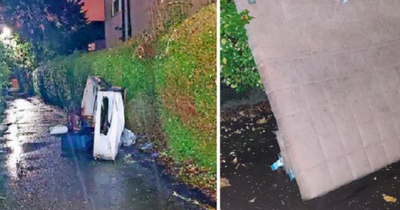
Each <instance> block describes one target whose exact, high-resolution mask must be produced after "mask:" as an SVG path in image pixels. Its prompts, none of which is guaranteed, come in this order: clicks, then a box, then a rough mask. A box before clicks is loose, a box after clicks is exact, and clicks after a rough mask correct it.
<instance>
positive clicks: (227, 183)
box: [219, 178, 231, 188]
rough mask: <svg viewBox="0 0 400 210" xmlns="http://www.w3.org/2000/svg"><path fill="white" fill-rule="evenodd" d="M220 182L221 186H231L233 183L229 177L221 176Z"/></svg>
mask: <svg viewBox="0 0 400 210" xmlns="http://www.w3.org/2000/svg"><path fill="white" fill-rule="evenodd" d="M219 183H220V185H219V186H220V188H224V187H230V186H231V184H230V183H229V180H228V179H227V178H221V179H220V180H219Z"/></svg>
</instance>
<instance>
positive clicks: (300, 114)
mask: <svg viewBox="0 0 400 210" xmlns="http://www.w3.org/2000/svg"><path fill="white" fill-rule="evenodd" d="M235 2H236V5H237V7H238V10H239V11H242V10H244V9H248V10H249V11H250V15H251V16H253V17H254V19H253V20H252V21H251V23H250V25H248V26H247V32H248V35H249V43H250V47H251V49H252V52H253V54H254V57H255V60H256V63H257V65H258V67H259V68H258V69H259V72H260V75H261V78H262V81H263V83H264V86H265V91H266V93H267V95H268V99H269V100H270V103H271V107H272V110H273V112H274V114H275V117H276V118H277V122H278V126H279V129H280V133H281V134H280V135H278V142H279V146H280V148H281V155H282V158H283V161H284V165H285V168H286V169H287V170H289V169H291V170H292V172H293V173H294V175H295V177H296V181H297V184H298V186H299V188H300V192H301V196H302V198H303V199H305V200H307V199H312V198H316V197H319V196H321V195H324V194H326V193H328V192H329V191H332V190H334V189H336V188H339V187H341V186H343V185H346V184H348V183H350V182H352V181H353V180H357V179H359V178H361V177H363V176H366V175H367V174H370V173H372V172H374V171H377V170H379V169H381V168H383V167H385V166H386V165H388V164H391V163H394V162H397V161H399V159H400V140H399V136H400V94H399V90H400V86H399V85H400V38H399V31H400V13H399V12H398V11H399V10H400V1H395V0H389V1H379V2H378V1H373V0H367V1H360V0H354V1H349V2H347V3H346V4H341V3H340V1H322V2H321V1H318V0H308V1H293V0H279V1H257V3H256V4H249V2H248V0H235Z"/></svg>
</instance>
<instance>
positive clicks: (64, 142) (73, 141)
mask: <svg viewBox="0 0 400 210" xmlns="http://www.w3.org/2000/svg"><path fill="white" fill-rule="evenodd" d="M93 141H94V136H93V135H92V134H82V133H74V132H68V133H66V134H64V135H62V136H61V149H62V151H63V152H72V151H74V152H92V151H93Z"/></svg>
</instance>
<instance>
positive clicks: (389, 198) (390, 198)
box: [383, 195, 397, 203]
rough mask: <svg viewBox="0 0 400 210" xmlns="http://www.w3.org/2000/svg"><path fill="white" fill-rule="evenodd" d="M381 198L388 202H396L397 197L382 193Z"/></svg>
mask: <svg viewBox="0 0 400 210" xmlns="http://www.w3.org/2000/svg"><path fill="white" fill-rule="evenodd" d="M383 199H384V200H385V201H386V202H388V203H397V198H395V197H393V196H389V195H383Z"/></svg>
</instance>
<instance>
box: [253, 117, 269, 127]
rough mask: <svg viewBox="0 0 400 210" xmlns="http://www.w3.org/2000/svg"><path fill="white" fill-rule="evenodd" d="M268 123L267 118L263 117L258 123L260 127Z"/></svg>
mask: <svg viewBox="0 0 400 210" xmlns="http://www.w3.org/2000/svg"><path fill="white" fill-rule="evenodd" d="M267 122H268V120H266V119H265V117H263V118H262V119H259V120H257V122H256V123H257V124H259V125H260V124H265V123H267Z"/></svg>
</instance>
